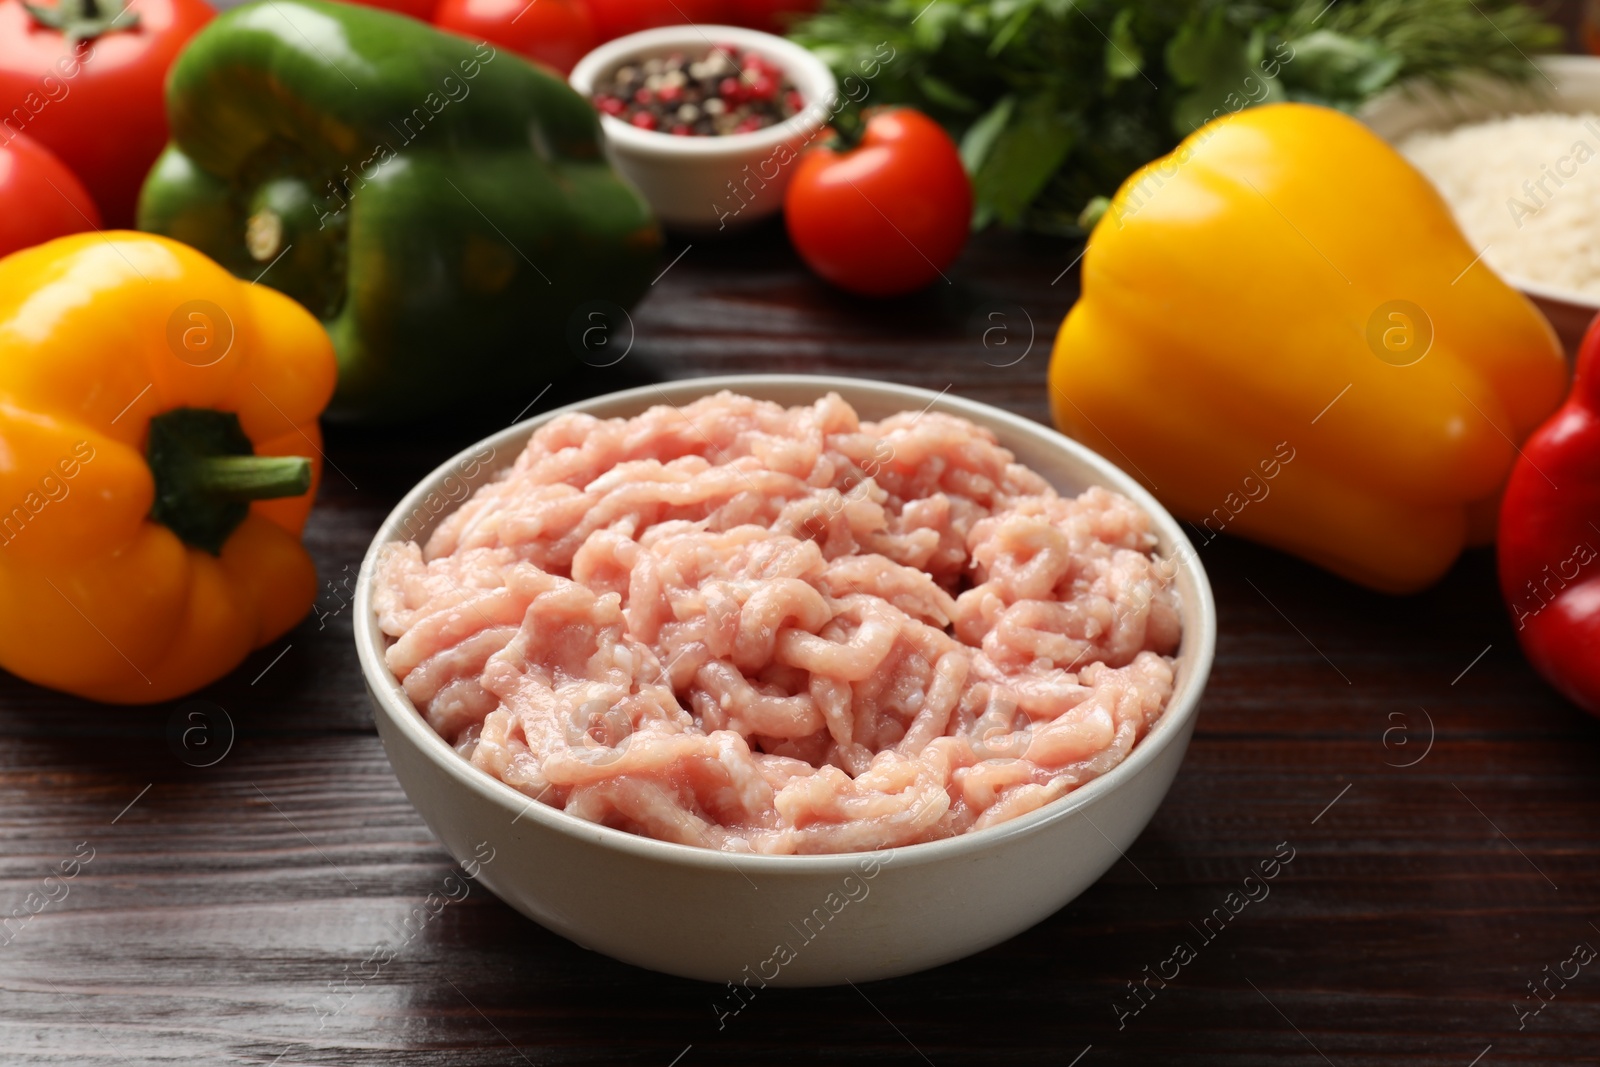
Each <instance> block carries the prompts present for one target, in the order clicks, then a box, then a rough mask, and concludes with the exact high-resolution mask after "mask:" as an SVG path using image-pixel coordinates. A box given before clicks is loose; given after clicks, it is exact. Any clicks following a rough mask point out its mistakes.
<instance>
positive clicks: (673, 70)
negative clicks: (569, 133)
mask: <svg viewBox="0 0 1600 1067" xmlns="http://www.w3.org/2000/svg"><path fill="white" fill-rule="evenodd" d="M594 103H595V106H596V107H597V108H599V109H600V110H601V112H603V113H604V114H607V115H613V116H615V117H617V118H619V119H621V120H622V121H624V122H628V123H631V124H633V125H634V126H637V127H639V128H640V129H641V130H656V131H659V132H661V133H670V134H677V135H678V136H681V137H715V136H720V135H724V134H730V133H751V132H753V131H755V130H760V129H764V128H766V127H768V126H772V125H775V124H777V123H780V122H782V121H783V120H784V119H787V118H789V117H790V116H792V115H795V114H798V113H799V112H800V111H801V110H803V109H804V108H805V100H804V99H803V98H802V97H801V95H800V92H799V90H797V89H796V88H795V87H794V85H793V83H792V82H790V81H789V79H788V77H787V76H786V75H785V74H784V72H783V71H782V70H781V69H780V68H779V67H778V65H777V64H776V63H774V62H773V61H772V60H770V59H767V58H765V57H764V56H762V55H760V54H759V53H756V52H750V51H741V50H740V49H739V48H737V47H736V46H734V45H718V46H716V47H715V48H712V49H711V50H710V51H709V52H706V53H705V54H704V55H701V56H698V57H690V56H689V55H686V54H685V53H683V52H673V53H671V54H669V55H665V56H655V57H653V58H650V59H646V60H644V61H642V62H635V63H629V64H627V65H625V66H622V67H618V68H617V69H616V70H615V71H614V72H612V74H611V76H610V77H609V78H607V79H605V81H604V82H603V83H602V84H601V85H600V86H599V87H598V88H597V89H596V90H595V94H594Z"/></svg>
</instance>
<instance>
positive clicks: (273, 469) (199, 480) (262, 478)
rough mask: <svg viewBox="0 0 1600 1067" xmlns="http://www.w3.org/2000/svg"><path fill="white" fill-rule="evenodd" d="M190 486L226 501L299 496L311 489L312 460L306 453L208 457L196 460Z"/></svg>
mask: <svg viewBox="0 0 1600 1067" xmlns="http://www.w3.org/2000/svg"><path fill="white" fill-rule="evenodd" d="M188 480H189V486H190V488H192V489H194V490H197V491H199V492H202V493H209V494H212V495H214V496H219V497H222V498H224V499H226V500H270V499H272V498H273V497H280V496H299V495H300V494H301V493H303V492H305V491H306V490H307V489H310V488H311V461H310V460H309V459H307V458H306V457H304V456H206V457H204V458H201V459H196V460H193V461H192V462H191V464H190V467H189V471H188Z"/></svg>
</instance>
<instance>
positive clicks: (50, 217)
mask: <svg viewBox="0 0 1600 1067" xmlns="http://www.w3.org/2000/svg"><path fill="white" fill-rule="evenodd" d="M5 136H6V135H5V134H3V133H0V138H4V137H5ZM99 228H100V211H99V209H97V208H96V207H95V206H94V201H93V200H91V199H90V198H89V192H88V190H86V189H85V188H84V187H83V183H82V182H80V181H79V180H78V176H77V175H76V174H73V173H72V172H71V171H70V170H68V169H67V168H66V165H65V164H63V163H62V162H61V160H59V159H57V158H56V157H55V156H53V155H51V154H50V150H49V149H48V148H45V147H43V146H41V145H40V144H38V143H37V142H36V141H34V140H33V139H32V138H30V137H28V136H27V135H26V134H21V133H19V134H16V135H15V136H12V137H11V139H10V140H9V141H7V142H6V143H4V144H0V256H9V255H10V254H11V253H13V252H15V251H18V250H19V249H23V248H32V247H33V246H34V245H37V244H43V243H44V242H46V241H49V240H52V239H53V238H56V237H65V236H66V235H67V234H69V233H81V232H82V231H84V230H95V229H99Z"/></svg>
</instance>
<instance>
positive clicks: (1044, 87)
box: [792, 0, 1561, 233]
mask: <svg viewBox="0 0 1600 1067" xmlns="http://www.w3.org/2000/svg"><path fill="white" fill-rule="evenodd" d="M792 36H793V37H794V38H795V39H796V40H798V41H800V42H801V43H802V44H805V45H807V46H808V47H810V48H811V49H813V50H814V51H816V52H817V53H818V54H819V55H820V56H822V58H823V59H824V60H826V61H827V62H828V63H829V64H830V65H831V66H832V67H834V69H835V70H837V71H838V72H839V73H840V75H841V77H843V76H844V75H846V74H849V75H851V76H853V77H854V78H856V79H857V80H859V79H860V78H861V75H860V73H859V72H860V71H862V70H873V71H875V76H874V77H873V78H872V79H871V83H870V87H869V90H868V91H867V92H866V93H861V92H860V91H859V90H857V91H856V92H853V93H851V95H852V97H859V98H860V99H861V100H862V102H863V103H864V104H865V105H866V106H872V105H876V104H886V103H900V104H910V105H912V106H914V107H918V108H921V109H923V110H925V111H927V112H928V113H929V114H931V115H933V116H934V117H935V118H937V119H938V120H939V121H941V122H942V123H944V124H945V125H946V127H947V128H949V129H950V130H951V131H952V133H953V134H955V135H956V136H957V138H958V139H959V141H960V143H961V153H962V158H963V159H964V160H965V161H966V164H967V169H968V171H969V172H970V173H971V174H972V176H973V185H974V191H975V193H976V197H977V211H976V215H975V218H974V224H975V225H976V226H980V227H981V226H984V225H987V224H988V223H990V222H992V221H999V222H1001V223H1004V224H1007V225H1012V226H1024V227H1027V228H1030V229H1036V230H1043V231H1049V232H1059V233H1077V232H1081V228H1080V226H1079V221H1078V220H1079V216H1080V213H1081V212H1082V211H1083V210H1084V208H1085V207H1086V206H1088V205H1090V203H1091V202H1093V201H1095V200H1096V198H1099V197H1104V196H1107V195H1110V194H1111V193H1113V192H1115V191H1116V188H1117V187H1118V186H1119V185H1120V184H1121V183H1122V180H1123V179H1124V178H1126V177H1127V176H1128V175H1129V174H1131V173H1132V172H1133V171H1134V170H1136V169H1137V168H1138V167H1140V166H1142V165H1143V164H1144V163H1147V162H1149V161H1150V160H1152V159H1155V158H1156V157H1158V156H1161V155H1163V154H1165V153H1166V152H1168V151H1170V150H1171V149H1172V148H1173V147H1174V146H1175V145H1176V144H1177V143H1178V141H1179V140H1181V139H1182V138H1183V137H1184V136H1185V135H1187V134H1188V133H1190V132H1191V131H1192V130H1194V129H1195V128H1197V127H1198V126H1200V125H1203V124H1204V123H1205V122H1207V121H1209V120H1210V119H1212V118H1213V117H1215V116H1218V115H1221V114H1226V113H1230V112H1233V111H1238V110H1240V109H1241V108H1244V107H1249V106H1253V105H1256V104H1263V103H1269V102H1274V101H1282V100H1301V101H1308V102H1312V103H1320V104H1327V105H1329V106H1332V107H1338V108H1343V109H1346V110H1353V109H1354V108H1356V107H1358V106H1360V105H1361V104H1362V103H1363V102H1364V101H1366V100H1367V99H1369V98H1371V97H1372V96H1373V95H1375V94H1377V93H1378V92H1380V91H1382V90H1383V89H1385V88H1387V87H1389V86H1391V85H1393V84H1395V83H1397V82H1400V81H1405V80H1408V79H1412V78H1419V79H1424V80H1427V81H1431V82H1434V83H1438V84H1449V83H1451V82H1452V81H1454V80H1455V79H1457V78H1459V77H1461V76H1462V75H1464V74H1469V73H1485V74H1489V75H1493V76H1497V77H1503V78H1507V79H1511V80H1519V81H1520V80H1526V79H1527V78H1528V77H1529V76H1530V75H1531V74H1532V73H1533V68H1532V65H1531V62H1530V60H1529V58H1528V57H1529V56H1531V55H1532V54H1534V53H1536V52H1540V51H1548V50H1551V49H1554V48H1556V47H1558V46H1559V45H1560V43H1561V31H1560V30H1559V29H1557V28H1556V27H1554V26H1551V25H1549V24H1547V23H1545V22H1544V21H1543V20H1542V19H1541V18H1540V16H1539V15H1538V14H1537V13H1536V12H1534V11H1533V10H1531V9H1529V8H1527V7H1525V6H1522V5H1521V4H1517V3H1508V2H1506V0H1333V2H1332V3H1329V2H1328V0H1309V2H1305V0H931V2H929V0H827V2H826V4H825V6H824V7H823V9H822V11H821V12H819V13H818V14H817V15H814V16H812V17H811V18H809V19H806V20H805V21H803V22H801V23H800V24H798V25H797V26H796V27H795V30H794V32H793V34H792ZM884 42H887V43H888V44H889V45H891V46H892V47H893V48H894V50H895V52H894V58H893V59H892V60H891V61H889V62H887V63H882V64H881V66H880V64H879V63H876V62H872V60H873V59H874V58H875V56H874V53H875V50H876V49H878V48H879V47H880V45H882V44H883V43H884ZM876 58H881V55H880V56H878V57H876ZM847 88H848V86H847ZM855 121H858V116H855V115H853V114H851V113H849V112H846V113H845V114H844V115H842V116H841V125H843V126H844V127H845V129H846V132H848V131H849V127H850V126H851V124H852V123H853V122H855Z"/></svg>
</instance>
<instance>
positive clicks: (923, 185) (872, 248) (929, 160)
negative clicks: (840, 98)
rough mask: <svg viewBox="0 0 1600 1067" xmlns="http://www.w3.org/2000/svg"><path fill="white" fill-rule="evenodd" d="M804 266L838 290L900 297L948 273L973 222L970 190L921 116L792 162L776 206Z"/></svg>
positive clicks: (873, 127) (906, 112)
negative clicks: (843, 148)
mask: <svg viewBox="0 0 1600 1067" xmlns="http://www.w3.org/2000/svg"><path fill="white" fill-rule="evenodd" d="M783 208H784V216H785V221H786V222H787V224H788V227H789V239H790V240H791V241H793V242H794V247H795V250H796V251H798V252H799V253H800V258H801V259H803V260H805V261H806V265H807V266H809V267H810V268H811V269H812V270H814V271H816V272H817V273H818V274H820V275H822V277H824V278H826V279H827V280H828V281H830V282H832V283H833V284H834V285H837V286H838V287H839V288H841V289H848V290H850V291H851V292H853V293H860V294H862V295H863V296H898V295H899V294H901V293H909V292H911V291H912V290H914V289H920V288H922V287H923V286H924V285H927V284H928V283H929V282H931V281H933V280H934V279H935V278H938V277H939V276H940V275H941V274H942V273H943V272H944V269H945V268H946V267H948V266H950V264H952V263H954V262H955V260H956V257H957V256H958V255H960V254H961V248H962V246H963V245H965V244H966V243H967V232H968V230H969V229H970V228H971V221H972V182H971V181H969V180H968V178H967V172H966V170H965V168H963V167H962V165H961V155H960V153H959V152H957V151H956V146H955V142H954V141H952V140H950V135H949V134H947V133H945V132H944V130H943V129H942V128H941V127H940V126H939V124H938V123H936V122H934V121H933V120H932V119H930V118H928V116H926V115H924V114H923V113H922V112H920V111H913V110H911V109H910V108H892V109H889V110H885V111H879V112H878V113H876V114H874V115H872V116H871V117H870V118H869V119H868V120H867V128H866V136H864V137H863V138H862V139H861V145H860V147H858V148H856V149H854V150H853V151H850V152H845V153H842V154H841V153H839V152H835V151H834V150H832V149H831V148H815V149H812V150H811V151H809V152H807V153H806V154H805V155H804V156H802V157H801V158H800V162H799V164H798V165H797V167H796V169H795V174H794V180H793V181H792V182H790V184H789V191H788V193H787V195H786V197H785V199H784V203H783Z"/></svg>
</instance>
